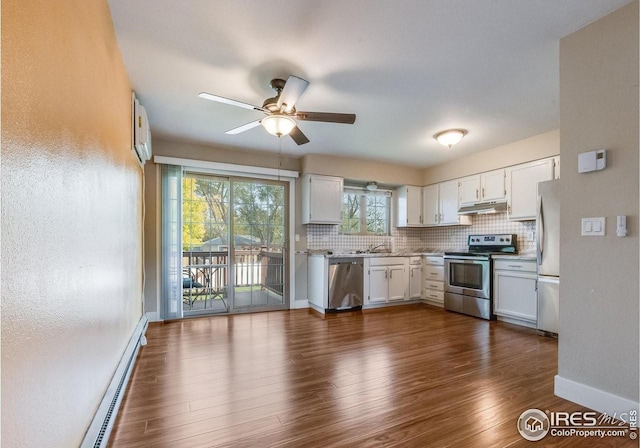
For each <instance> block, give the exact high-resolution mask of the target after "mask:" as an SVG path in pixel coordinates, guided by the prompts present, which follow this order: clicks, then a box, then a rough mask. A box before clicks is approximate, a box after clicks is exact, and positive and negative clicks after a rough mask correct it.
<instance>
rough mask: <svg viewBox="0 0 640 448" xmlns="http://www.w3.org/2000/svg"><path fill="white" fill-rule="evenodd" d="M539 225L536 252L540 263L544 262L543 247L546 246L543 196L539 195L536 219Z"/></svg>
mask: <svg viewBox="0 0 640 448" xmlns="http://www.w3.org/2000/svg"><path fill="white" fill-rule="evenodd" d="M536 225H537V226H538V235H537V236H538V238H537V239H536V240H537V241H536V246H537V247H536V249H537V250H536V253H537V258H538V265H540V264H542V248H543V247H544V214H543V212H542V196H538V219H537V220H536Z"/></svg>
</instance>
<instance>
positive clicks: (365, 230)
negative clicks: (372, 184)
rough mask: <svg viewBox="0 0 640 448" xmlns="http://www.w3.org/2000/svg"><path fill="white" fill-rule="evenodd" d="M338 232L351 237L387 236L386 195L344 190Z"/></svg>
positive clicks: (387, 206)
mask: <svg viewBox="0 0 640 448" xmlns="http://www.w3.org/2000/svg"><path fill="white" fill-rule="evenodd" d="M340 232H341V233H345V234H352V235H368V234H374V235H388V234H389V196H388V194H385V193H381V192H376V193H373V192H366V191H360V190H349V189H348V188H345V192H344V194H343V196H342V224H341V225H340Z"/></svg>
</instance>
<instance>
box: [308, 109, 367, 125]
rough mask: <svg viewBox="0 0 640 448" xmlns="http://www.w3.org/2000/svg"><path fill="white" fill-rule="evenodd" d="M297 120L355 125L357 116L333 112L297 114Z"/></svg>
mask: <svg viewBox="0 0 640 448" xmlns="http://www.w3.org/2000/svg"><path fill="white" fill-rule="evenodd" d="M295 118H296V119H297V120H303V121H324V122H325V123H342V124H353V123H355V122H356V114H334V113H331V112H296V115H295Z"/></svg>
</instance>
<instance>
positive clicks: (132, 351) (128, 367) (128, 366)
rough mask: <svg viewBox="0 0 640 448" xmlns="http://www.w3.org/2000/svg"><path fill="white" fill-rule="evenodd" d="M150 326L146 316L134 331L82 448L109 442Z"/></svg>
mask: <svg viewBox="0 0 640 448" xmlns="http://www.w3.org/2000/svg"><path fill="white" fill-rule="evenodd" d="M148 326H149V320H148V319H147V317H146V316H142V318H141V319H140V322H138V325H137V326H136V329H135V330H134V331H133V335H132V336H131V340H130V341H129V345H127V348H126V350H125V351H124V354H123V355H122V358H121V359H120V363H119V364H118V368H117V369H116V372H115V373H114V374H113V378H112V379H111V383H109V387H108V388H107V391H106V392H105V394H104V397H102V401H101V402H100V406H99V407H98V410H97V411H96V414H95V415H94V417H93V420H92V421H91V424H90V425H89V429H87V432H86V434H85V436H84V439H83V440H82V444H80V448H105V447H106V446H107V443H108V442H109V436H110V435H111V430H112V429H113V424H114V423H115V421H116V415H117V414H118V409H119V408H120V402H121V401H122V398H123V396H124V392H125V390H127V384H128V383H129V377H130V376H131V372H132V370H133V365H134V364H135V362H136V357H137V356H138V351H139V350H140V346H141V345H145V344H146V338H145V336H144V334H145V332H146V331H147V327H148Z"/></svg>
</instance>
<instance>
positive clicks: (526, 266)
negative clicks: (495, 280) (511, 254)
mask: <svg viewBox="0 0 640 448" xmlns="http://www.w3.org/2000/svg"><path fill="white" fill-rule="evenodd" d="M493 269H494V270H504V271H522V272H536V271H537V264H536V262H535V261H528V260H505V259H499V260H495V261H494V263H493Z"/></svg>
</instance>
